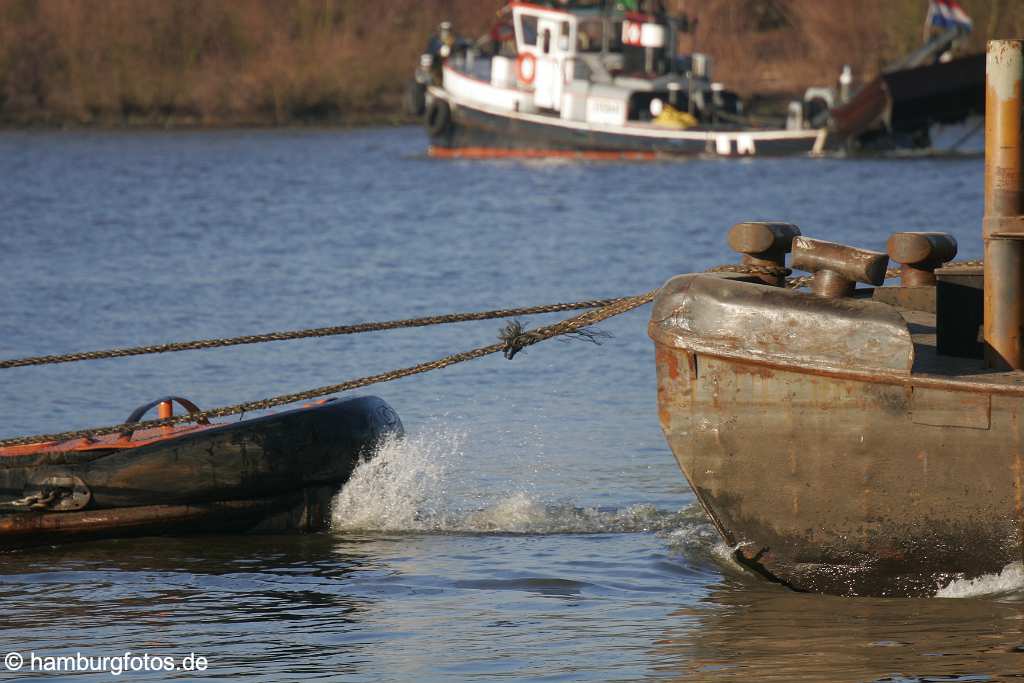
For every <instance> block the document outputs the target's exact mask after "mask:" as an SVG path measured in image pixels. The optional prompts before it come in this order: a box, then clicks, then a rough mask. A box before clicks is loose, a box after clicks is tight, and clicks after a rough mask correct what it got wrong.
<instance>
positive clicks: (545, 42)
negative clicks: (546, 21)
mask: <svg viewBox="0 0 1024 683" xmlns="http://www.w3.org/2000/svg"><path fill="white" fill-rule="evenodd" d="M540 51H541V52H543V53H544V54H550V53H551V29H548V28H546V29H544V31H543V32H542V33H541V34H540Z"/></svg>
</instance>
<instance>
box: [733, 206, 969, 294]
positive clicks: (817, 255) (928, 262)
mask: <svg viewBox="0 0 1024 683" xmlns="http://www.w3.org/2000/svg"><path fill="white" fill-rule="evenodd" d="M729 246H730V247H732V248H733V249H734V250H735V251H737V252H739V253H740V254H742V262H743V263H744V264H745V265H754V266H778V267H784V266H785V264H786V254H787V253H789V252H792V253H793V267H794V268H797V269H799V270H804V271H807V272H809V273H813V277H812V279H811V283H810V288H811V292H812V293H814V294H817V295H819V296H824V297H830V298H836V297H844V296H850V295H851V294H852V293H853V290H854V288H855V287H856V283H858V282H861V283H863V284H867V285H874V286H879V285H881V284H882V283H883V282H884V281H885V276H886V271H887V269H888V265H889V259H890V258H892V260H894V261H896V262H897V263H900V264H901V266H902V267H901V273H900V274H901V279H902V284H903V286H904V287H922V286H934V284H935V269H936V268H937V267H939V266H941V265H942V264H943V263H945V262H947V261H949V260H951V259H952V258H953V257H954V256H956V251H957V244H956V240H955V239H954V238H953V237H952V236H951V235H947V234H945V233H938V232H898V233H895V234H893V235H892V237H890V238H889V243H888V254H884V253H881V252H877V251H869V250H867V249H857V248H855V247H849V246H846V245H842V244H836V243H834V242H826V241H824V240H815V239H811V238H809V237H804V236H803V235H801V234H800V228H798V227H797V226H795V225H793V224H791V223H778V222H768V221H751V222H747V223H740V224H738V225H735V226H733V228H732V229H731V230H730V231H729ZM759 277H760V278H761V280H762V281H763V282H765V283H766V284H771V285H783V284H784V283H785V280H784V278H783V277H781V276H775V275H762V276H759Z"/></svg>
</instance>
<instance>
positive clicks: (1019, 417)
mask: <svg viewBox="0 0 1024 683" xmlns="http://www.w3.org/2000/svg"><path fill="white" fill-rule="evenodd" d="M1022 45H1024V43H1022V41H1016V40H1015V41H993V42H992V43H990V45H989V52H988V58H987V65H986V72H987V90H986V108H987V117H986V174H985V178H986V183H985V208H986V215H985V221H984V240H985V261H984V266H983V268H982V267H980V266H977V265H976V264H975V265H974V266H973V267H972V266H971V265H970V264H967V265H966V266H964V265H961V266H959V267H956V266H948V265H944V264H946V263H947V262H949V261H950V260H951V259H952V258H953V256H954V255H955V254H956V241H955V239H953V238H952V237H951V236H949V235H945V234H942V233H896V234H894V235H893V236H892V237H891V238H890V240H889V242H888V245H887V252H888V253H882V252H873V251H867V250H863V249H855V248H852V247H847V246H843V245H838V244H833V243H830V242H823V241H820V240H814V239H809V238H807V237H804V236H802V235H800V231H799V230H798V229H797V228H796V227H795V226H791V225H787V224H779V223H747V224H741V225H739V226H736V227H735V228H733V230H732V232H731V233H730V244H731V245H732V246H733V247H734V248H735V249H737V250H738V251H739V252H741V253H742V254H743V258H744V261H745V262H747V263H755V264H758V263H776V264H779V263H783V262H784V259H785V255H786V253H788V252H790V251H791V252H792V261H791V265H792V267H793V268H796V269H800V270H805V271H808V272H810V273H813V276H812V278H811V281H810V292H802V291H797V290H795V289H787V288H785V287H780V286H778V284H779V283H777V282H775V281H774V279H773V278H767V280H770V281H765V279H757V278H751V277H749V276H748V277H740V276H736V275H685V276H679V277H676V278H674V279H672V280H670V281H669V282H668V283H667V284H666V285H665V287H664V288H663V289H662V290H661V292H660V293H659V295H658V297H657V299H656V300H655V305H654V309H653V312H652V316H651V321H650V326H649V333H650V336H651V337H652V339H653V340H654V342H655V345H656V352H657V372H658V405H659V415H660V420H661V425H662V429H663V430H664V432H665V435H666V437H667V439H668V442H669V444H670V445H671V447H672V450H673V452H674V454H675V456H676V459H677V460H678V462H679V465H680V468H681V469H682V471H683V473H684V474H685V475H686V477H687V479H688V480H689V482H690V485H691V486H692V488H693V490H694V493H695V494H696V496H697V498H698V500H699V501H700V503H701V505H702V506H703V507H704V509H705V510H706V511H707V513H708V515H709V516H710V518H711V519H712V520H713V522H714V524H715V526H716V527H717V529H718V531H719V532H720V534H721V536H722V537H723V539H724V540H725V541H726V542H727V543H728V544H730V545H731V546H733V547H734V548H736V557H737V559H738V560H740V561H741V562H742V563H745V564H746V565H748V566H750V567H752V568H754V569H756V570H757V571H760V572H762V573H763V574H765V575H767V576H769V577H771V578H773V579H776V580H778V581H781V582H783V583H785V584H787V585H789V586H791V587H793V588H796V589H798V590H806V591H816V592H824V593H834V594H844V595H930V594H933V593H934V592H935V591H936V589H937V588H940V587H941V586H943V585H944V584H946V583H948V582H949V581H951V580H953V579H957V578H973V577H977V576H980V575H983V574H987V573H993V572H999V571H1000V570H1001V569H1003V568H1004V567H1005V566H1006V565H1007V564H1009V563H1011V562H1015V561H1020V560H1021V559H1022V558H1024V455H1022V441H1024V373H1022V372H1021V369H1022V367H1024V347H1022V340H1021V337H1022V329H1024V182H1022V177H1021V171H1022V154H1024V153H1022V150H1024V147H1022V145H1021V130H1022V121H1024V118H1022V113H1021V103H1022V99H1021V83H1022V74H1024V50H1022ZM890 258H891V259H892V260H894V261H896V262H897V263H899V264H901V271H900V272H901V279H902V281H901V284H900V286H897V287H882V286H881V285H882V283H883V280H884V279H885V277H886V268H887V265H888V262H889V259H890ZM857 283H862V284H865V285H872V286H873V287H874V288H873V289H872V288H856V285H857Z"/></svg>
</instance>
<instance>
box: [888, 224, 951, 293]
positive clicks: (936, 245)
mask: <svg viewBox="0 0 1024 683" xmlns="http://www.w3.org/2000/svg"><path fill="white" fill-rule="evenodd" d="M887 250H888V252H889V258H891V259H892V260H893V261H895V262H896V263H899V264H900V284H901V285H902V286H904V287H931V286H934V285H935V282H936V280H935V269H936V268H938V267H939V266H941V265H942V264H943V263H946V262H947V261H952V260H953V257H954V256H956V250H957V244H956V239H955V238H954V237H953V236H952V235H950V234H947V233H944V232H895V233H893V234H892V236H890V237H889V242H888V244H887Z"/></svg>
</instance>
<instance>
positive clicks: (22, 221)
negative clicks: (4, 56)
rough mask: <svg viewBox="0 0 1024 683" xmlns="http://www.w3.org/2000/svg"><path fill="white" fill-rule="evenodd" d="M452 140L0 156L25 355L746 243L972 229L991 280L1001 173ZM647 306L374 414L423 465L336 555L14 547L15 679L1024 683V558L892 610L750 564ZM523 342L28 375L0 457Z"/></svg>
mask: <svg viewBox="0 0 1024 683" xmlns="http://www.w3.org/2000/svg"><path fill="white" fill-rule="evenodd" d="M425 144H426V142H425V138H424V136H423V134H422V133H421V132H420V131H419V130H417V129H386V130H359V131H293V132H289V131H273V132H197V133H45V134H43V133H3V134H0V311H2V315H0V357H2V358H13V357H20V356H25V355H35V354H40V353H60V352H68V351H78V350H88V349H96V348H106V347H112V346H123V345H135V344H147V343H159V342H165V341H172V340H185V339H193V338H204V337H219V336H230V335H239V334H247V333H256V332H265V331H271V330H284V329H294V328H301V327H310V326H322V325H333V324H343V323H349V322H357V321H366V320H384V319H393V318H403V317H410V316H419V315H425V314H430V313H435V312H449V311H468V310H480V309H487V308H495V307H505V306H520V305H532V304H539V303H548V302H558V301H571V300H577V299H582V298H591V297H606V296H620V295H626V294H634V293H640V292H643V291H646V290H648V289H651V288H653V287H655V286H657V285H659V284H661V283H662V282H664V281H665V280H666V279H667V278H668V277H670V276H671V275H673V274H676V273H681V272H687V271H692V270H697V269H704V268H706V267H708V266H711V265H715V264H718V263H723V262H728V261H733V260H734V255H732V254H730V253H729V251H728V248H727V246H726V244H725V240H724V237H725V232H726V230H727V229H728V228H729V226H731V225H732V224H733V223H735V222H738V221H741V220H747V219H764V218H776V219H782V220H788V221H791V222H795V223H797V224H798V225H800V227H801V228H802V229H803V231H804V233H805V234H809V235H811V236H815V237H820V238H824V239H831V240H837V241H842V242H847V243H851V244H855V245H858V246H864V247H870V248H879V249H880V248H883V247H884V243H885V239H886V237H887V235H888V234H889V233H890V232H891V231H894V230H898V229H927V230H932V229H937V230H947V231H950V232H953V233H954V234H956V236H957V237H958V238H959V239H960V244H961V253H960V256H961V257H962V258H978V257H980V253H981V239H980V230H981V228H980V226H981V217H982V162H981V160H980V159H978V158H970V159H910V160H877V159H876V160H858V161H853V160H838V159H823V160H811V159H789V160H760V159H759V160H756V161H735V160H727V161H693V162H684V163H655V164H643V165H641V164H632V163H622V164H615V163H607V164H582V163H544V162H536V163H534V162H531V163H515V162H507V163H506V162H495V163H487V162H442V161H433V160H430V159H428V158H426V157H425V156H424V154H423V152H424V149H425ZM647 313H648V312H647V311H646V310H640V311H636V312H633V313H630V314H627V315H624V316H622V317H620V318H616V319H613V320H611V321H609V322H607V323H605V324H603V325H602V328H603V329H605V330H607V331H608V332H611V333H612V334H613V337H611V338H610V339H606V340H604V341H603V343H602V345H601V346H593V345H590V344H586V343H580V342H571V343H560V342H558V341H554V342H548V343H545V344H542V345H539V346H535V347H531V348H529V349H527V350H526V351H524V352H523V353H521V354H520V355H519V356H517V357H516V358H515V359H514V360H513V361H511V362H509V361H506V360H504V359H503V358H501V357H500V356H491V357H488V358H486V359H482V360H477V361H473V362H471V363H467V364H464V365H460V366H457V367H453V368H449V369H446V370H443V371H440V372H436V373H432V374H429V375H422V376H418V377H414V378H410V379H405V380H402V381H398V382H394V383H390V384H385V385H380V386H378V387H375V388H374V389H373V391H372V392H364V393H374V394H377V395H379V396H381V397H383V398H385V399H386V400H388V401H389V402H390V403H391V404H392V405H393V406H394V407H395V409H396V410H397V411H398V413H399V414H400V415H401V416H402V418H403V420H404V422H405V426H406V429H407V431H408V439H407V440H406V441H405V442H404V443H400V444H389V445H388V446H387V447H386V448H385V449H384V452H383V453H381V455H380V457H379V458H378V460H377V461H375V463H373V464H371V465H370V466H368V467H366V468H364V469H363V470H361V471H360V472H358V473H357V475H356V477H355V479H354V480H353V481H352V482H350V484H349V486H348V487H346V489H345V490H343V491H341V492H340V494H339V497H338V500H337V503H336V511H335V517H336V519H335V528H334V529H333V530H332V531H331V532H329V533H322V534H314V535H307V536H268V537H228V536H223V537H221V536H216V537H202V538H146V539H135V540H113V541H104V542H95V543H87V544H82V545H75V546H66V547H49V548H42V549H36V550H31V551H22V552H13V553H6V554H2V555H0V655H2V654H5V653H7V652H17V653H19V654H22V655H23V656H25V657H26V658H28V657H29V655H30V653H33V652H34V653H36V654H37V655H46V656H56V655H74V654H76V653H82V654H84V655H89V656H94V657H99V656H110V657H117V656H121V655H123V654H124V653H125V652H127V651H131V652H132V653H134V654H141V653H149V654H150V655H152V656H173V657H175V658H178V659H176V662H177V661H180V658H182V657H185V656H186V655H189V654H190V653H195V654H197V655H199V656H203V657H205V658H206V659H207V660H208V668H207V669H206V671H205V672H202V673H196V672H185V671H176V672H174V673H167V672H163V673H154V674H149V675H148V676H144V677H145V678H149V679H152V680H162V679H168V678H180V679H186V680H206V679H213V678H219V679H232V680H234V679H244V680H254V681H255V680H265V681H286V680H288V681H291V680H295V681H305V680H318V679H319V680H346V681H382V680H487V681H490V680H495V679H531V680H565V681H576V680H601V681H606V680H611V681H626V680H648V679H682V680H695V681H705V680H707V681H717V680H779V681H925V680H928V681H942V680H962V681H988V680H1004V679H1006V678H1009V677H1011V676H1014V675H1020V674H1022V673H1024V652H1022V650H1024V632H1022V629H1024V604H1022V602H1021V599H1022V597H1024V592H1022V591H1021V586H1022V585H1024V580H1022V573H1024V572H1022V569H1021V568H1020V567H1019V566H1011V567H1008V568H1007V570H1006V571H1005V572H1004V573H1003V574H1002V575H1000V576H993V577H988V578H987V579H985V580H984V581H982V582H980V583H977V584H971V585H954V586H951V587H946V588H945V590H944V591H943V592H942V593H941V595H943V596H950V597H935V598H932V599H922V600H897V599H890V600H876V599H840V598H831V597H819V596H813V595H802V594H796V593H792V592H789V591H787V590H786V589H784V588H781V587H779V586H776V585H772V584H769V583H766V582H765V581H763V580H761V579H758V578H756V577H752V576H749V575H746V574H744V573H743V572H742V571H741V570H740V569H738V568H736V567H734V566H732V565H731V564H730V563H729V562H728V561H727V560H725V559H724V558H725V557H726V554H725V553H724V552H723V549H722V548H720V547H719V545H718V543H717V540H716V538H715V536H714V534H713V531H712V530H711V528H710V527H709V526H708V525H707V524H706V523H705V521H704V519H703V517H702V515H701V513H700V512H699V510H697V509H696V508H695V506H694V501H693V497H692V495H691V494H690V492H689V489H688V487H687V485H686V483H685V481H684V479H683V477H682V475H681V474H680V473H679V471H678V469H677V467H676V465H675V463H674V460H673V458H672V456H671V454H670V452H669V450H668V448H667V446H666V444H665V442H664V440H663V438H662V435H661V433H660V431H659V428H658V422H657V414H656V409H655V391H654V365H653V352H652V346H651V343H650V341H649V340H648V339H647V337H646V333H645V323H646V315H647ZM553 319H554V317H552V316H548V317H547V318H545V320H553ZM498 327H499V324H498V323H497V322H485V323H473V324H464V325H458V326H449V327H442V328H430V329H418V330H405V331H395V332H387V333H375V334H370V335H360V336H352V337H338V338H329V339H320V340H310V341H294V342H284V343H274V344H264V345H258V346H249V347H240V348H233V349H224V350H210V351H202V352H193V353H182V354H174V355H167V356H154V357H142V358H134V359H122V360H109V361H97V362H92V363H81V364H75V365H63V366H52V367H42V368H25V369H12V370H3V371H2V373H3V375H2V385H0V386H2V388H3V391H2V397H0V400H2V412H0V414H2V415H3V419H2V421H0V436H3V437H7V436H15V435H20V434H26V433H38V432H46V431H57V430H64V429H70V428H76V427H86V426H91V425H99V424H111V423H116V422H120V421H121V420H122V419H123V418H124V417H125V416H126V415H127V414H128V412H129V411H130V410H131V409H132V408H134V407H135V406H136V405H139V404H141V403H144V402H146V401H148V400H149V399H152V398H154V397H157V396H162V395H165V394H168V393H174V394H178V395H184V396H187V397H190V398H192V399H193V400H194V401H196V402H197V403H199V404H200V405H201V406H218V405H224V404H229V403H235V402H239V401H242V400H248V399H257V398H263V397H266V396H271V395H275V394H280V393H286V392H290V391H298V390H303V389H307V388H312V387H316V386H321V385H325V384H331V383H335V382H339V381H342V380H345V379H348V378H353V377H359V376H362V375H367V374H371V373H375V372H380V371H384V370H388V369H391V368H394V367H399V366H404V365H411V364H414V363H418V362H420V361H423V360H427V359H431V358H434V357H437V356H441V355H445V354H448V353H451V352H454V351H458V350H464V349H468V348H472V347H475V346H481V345H484V344H488V343H491V342H493V341H494V339H495V336H496V333H497V330H498ZM965 455H967V454H965ZM939 588H941V587H937V589H939ZM25 666H26V667H28V663H27V662H26V665H25ZM25 671H27V668H26V669H23V670H22V672H21V673H22V674H23V673H24V672H25ZM13 676H14V674H13V673H12V672H10V671H8V670H6V668H5V667H0V678H4V677H13ZM138 677H140V675H139V674H124V675H123V676H122V677H121V679H122V680H124V679H129V678H130V679H135V678H138ZM59 679H60V680H97V681H101V680H115V678H114V677H112V676H111V675H110V674H106V673H102V674H97V673H93V674H80V675H69V674H63V675H61V676H59Z"/></svg>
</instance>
